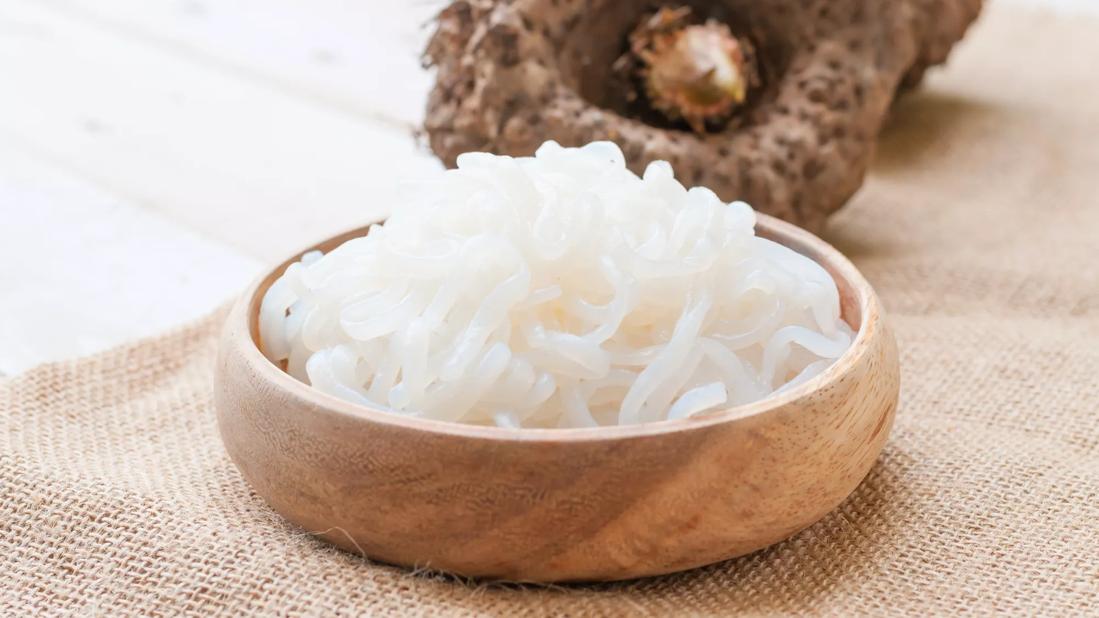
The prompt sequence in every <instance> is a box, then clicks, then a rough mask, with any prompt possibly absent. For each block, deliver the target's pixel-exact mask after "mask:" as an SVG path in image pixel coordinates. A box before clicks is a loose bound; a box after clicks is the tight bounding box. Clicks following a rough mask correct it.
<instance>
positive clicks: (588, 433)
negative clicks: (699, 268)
mask: <svg viewBox="0 0 1099 618" xmlns="http://www.w3.org/2000/svg"><path fill="white" fill-rule="evenodd" d="M756 216H757V221H756V230H757V233H758V232H759V230H760V228H761V227H762V228H763V235H764V236H765V237H767V238H770V239H772V240H774V241H775V242H779V243H780V244H783V245H785V246H788V247H790V248H792V249H794V250H795V251H798V252H799V253H801V254H803V255H805V254H806V251H809V252H811V253H813V255H807V256H806V257H809V258H810V259H813V260H814V261H816V262H817V263H818V264H820V265H821V266H822V267H824V268H825V270H826V271H828V273H829V274H830V275H831V276H832V277H833V279H837V278H842V279H843V280H844V282H845V283H846V285H847V287H848V288H849V289H850V290H851V292H852V294H853V295H854V297H855V300H856V306H857V310H858V313H859V327H858V329H857V331H856V334H855V338H854V340H853V341H852V342H851V345H850V347H849V348H848V349H847V350H846V351H845V352H844V353H843V354H842V355H841V356H840V357H839V358H838V359H836V361H835V362H834V363H833V364H832V365H831V366H829V367H828V369H826V370H825V371H823V372H822V373H820V374H819V375H817V376H815V377H813V378H812V379H810V380H808V381H806V382H805V383H803V384H800V385H798V386H797V387H795V388H792V389H790V390H788V391H786V392H784V393H782V394H780V395H771V396H768V397H765V398H763V399H760V400H759V401H754V402H751V403H747V404H742V405H739V406H733V407H729V408H721V409H718V410H712V411H708V412H703V413H700V414H696V415H694V416H691V417H688V418H682V419H674V420H661V421H650V422H646V423H637V424H632V425H615V426H601V427H576V428H533V427H518V428H513V427H497V426H491V425H472V424H466V423H459V422H454V421H441V420H435V419H429V418H422V417H414V416H405V415H402V414H398V413H395V412H389V411H386V410H385V409H384V408H383V407H382V406H378V407H377V408H374V407H370V406H366V405H362V404H358V403H353V402H350V401H346V400H344V399H340V398H338V397H336V396H334V395H329V394H328V393H324V392H322V391H320V390H317V389H315V388H313V387H312V386H310V385H308V384H306V383H304V382H301V381H299V380H298V379H297V378H294V377H293V376H291V375H290V374H288V373H286V372H285V371H284V370H283V369H282V368H280V367H278V366H277V365H275V364H274V363H273V362H271V361H270V359H268V358H267V357H266V356H265V355H264V354H263V352H262V351H261V350H260V348H259V344H258V337H259V328H258V315H259V305H260V302H261V301H262V297H263V294H264V293H266V291H267V289H268V288H269V287H270V285H271V284H272V283H273V282H274V280H275V279H276V278H277V276H280V275H281V274H282V273H283V272H284V271H285V270H286V268H287V267H289V265H290V264H292V263H294V262H297V261H299V260H300V259H301V257H302V255H304V254H306V253H308V252H310V251H313V250H315V249H317V248H318V247H320V246H323V245H327V244H331V243H338V244H342V243H343V242H346V241H347V240H350V239H352V238H356V237H360V236H363V235H365V234H366V233H367V232H368V231H369V229H370V227H371V226H373V225H376V224H378V223H380V222H382V221H384V219H379V220H377V221H374V222H373V223H370V224H367V225H364V226H360V227H357V228H354V229H352V230H349V231H347V232H343V233H341V234H336V235H334V236H330V237H328V238H326V239H324V240H321V241H319V242H314V243H311V244H310V245H309V247H308V248H306V249H304V250H302V251H299V252H297V253H295V254H294V255H293V256H291V257H290V258H288V259H286V260H283V261H282V262H281V263H279V264H278V265H277V266H275V267H274V268H270V269H266V270H265V271H264V273H263V274H261V275H260V276H259V277H258V278H256V279H255V280H254V281H253V282H252V283H251V284H250V285H249V286H248V288H247V289H246V290H245V291H244V292H243V293H242V294H241V296H240V297H239V299H238V300H237V302H236V304H235V306H234V308H233V310H232V311H231V312H230V315H229V318H228V321H227V323H226V330H225V334H224V337H225V341H223V345H226V344H230V345H231V344H233V343H237V344H240V345H238V346H236V347H237V349H238V351H239V352H240V356H241V359H242V360H243V361H245V362H246V363H247V364H248V366H249V367H250V368H251V369H252V370H254V371H255V374H256V375H257V376H258V377H261V378H262V379H264V380H266V381H268V382H269V383H271V384H272V385H273V386H275V387H277V388H278V389H279V390H281V391H283V392H284V393H285V394H288V395H290V396H292V397H293V398H294V399H295V403H296V404H304V405H305V407H306V409H310V410H313V411H323V412H326V413H330V414H335V415H338V416H340V417H343V418H344V419H346V420H352V421H368V422H371V423H376V424H380V425H387V426H392V427H395V428H404V429H409V430H416V431H425V432H430V433H434V434H440V435H447V436H456V437H463V438H470V439H482V440H496V441H501V440H502V441H523V442H551V443H552V442H574V441H604V440H607V441H612V440H622V439H630V438H641V437H648V436H653V435H664V434H668V433H673V432H680V431H695V430H699V429H704V428H708V427H712V426H714V425H721V424H725V423H732V422H740V421H745V420H748V419H751V418H754V417H759V416H761V415H763V414H766V413H767V412H771V411H774V410H778V409H781V408H785V407H787V406H789V405H790V404H791V403H794V402H796V401H798V400H801V399H805V398H807V397H809V396H810V395H812V394H813V393H814V392H817V391H819V390H821V389H822V388H823V387H824V386H825V385H827V384H830V383H834V382H836V381H839V380H841V379H842V378H843V377H844V376H845V375H847V374H849V373H850V372H851V371H852V370H853V369H854V368H855V367H856V366H858V365H859V364H860V363H861V361H862V360H863V359H864V358H865V356H866V355H867V354H869V353H870V352H871V351H872V350H871V348H872V342H873V338H874V337H876V336H877V335H878V334H879V331H880V330H881V329H882V328H883V324H882V320H881V315H882V307H881V302H880V300H879V299H878V297H877V294H876V293H875V292H874V289H873V288H872V287H871V286H870V284H869V282H867V281H866V279H865V278H864V277H863V275H862V273H860V272H859V270H858V269H857V268H856V267H855V265H854V264H852V263H851V261H850V260H848V259H847V258H846V257H845V256H844V255H843V254H842V253H840V251H839V250H837V249H836V248H834V247H832V246H831V245H830V244H828V243H827V242H825V241H824V240H822V239H820V238H819V237H817V236H815V235H813V234H812V233H810V232H808V231H806V230H804V229H802V228H800V227H797V226H796V225H793V224H791V223H788V222H785V221H782V220H780V219H777V218H775V217H771V216H768V215H765V214H763V213H757V214H756ZM790 243H792V244H793V246H791V244H790ZM242 321H243V323H242ZM849 324H850V322H849Z"/></svg>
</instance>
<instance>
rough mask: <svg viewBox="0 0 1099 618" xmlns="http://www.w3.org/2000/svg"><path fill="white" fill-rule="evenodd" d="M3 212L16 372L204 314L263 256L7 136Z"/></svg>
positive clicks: (0, 227) (5, 360)
mask: <svg viewBox="0 0 1099 618" xmlns="http://www.w3.org/2000/svg"><path fill="white" fill-rule="evenodd" d="M0 221H2V224H0V248H2V253H0V289H3V302H0V372H2V373H6V374H13V373H16V372H18V371H21V370H23V369H26V368H27V367H30V366H32V365H35V364H38V363H41V362H45V361H50V360H59V359H63V358H68V357H71V356H77V355H82V354H88V353H91V352H95V351H98V350H101V349H103V348H106V347H108V346H112V345H116V344H119V343H122V342H124V341H126V340H129V339H132V338H135V337H141V336H145V335H152V334H154V333H157V332H159V331H162V330H164V329H166V328H169V327H171V326H173V325H176V324H178V323H180V322H183V321H186V320H189V319H193V318H195V317H198V316H200V315H202V314H203V313H205V312H207V311H209V310H210V309H212V308H213V307H216V306H217V305H218V304H219V303H221V302H223V301H225V300H227V299H229V298H230V297H231V296H232V295H234V294H235V293H237V292H238V291H239V290H240V289H241V288H242V287H243V286H244V285H245V284H246V282H247V281H249V280H250V279H251V278H252V277H253V276H256V275H257V273H258V272H259V268H260V264H259V263H258V262H257V261H256V260H255V259H253V258H250V257H247V256H244V255H241V254H240V253H238V252H236V251H234V250H232V249H229V248H226V247H223V246H220V245H218V244H217V243H214V242H211V241H209V240H206V239H204V238H202V237H200V236H198V235H196V234H194V233H192V232H189V231H187V230H182V229H180V228H179V226H178V225H177V224H175V223H174V222H172V221H168V220H165V219H164V218H163V217H161V216H158V215H156V214H153V213H150V212H147V211H145V210H143V209H141V208H139V207H136V206H134V205H133V204H128V203H125V202H124V201H122V200H119V199H118V198H116V197H114V196H111V195H109V194H107V193H105V192H103V191H102V190H100V189H99V188H97V187H93V186H90V185H89V184H87V183H85V182H81V181H79V180H76V179H73V178H72V177H69V176H67V175H65V174H63V173H60V172H58V171H57V170H56V169H55V168H52V167H51V166H48V165H44V164H42V163H41V162H39V161H35V160H34V159H32V158H31V157H28V156H26V155H25V154H24V153H20V152H16V151H14V150H12V149H11V148H8V147H4V146H2V145H0Z"/></svg>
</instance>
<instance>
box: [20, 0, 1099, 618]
mask: <svg viewBox="0 0 1099 618" xmlns="http://www.w3.org/2000/svg"><path fill="white" fill-rule="evenodd" d="M1097 32H1099V22H1096V21H1087V20H1082V19H1055V18H1052V17H1049V16H1043V15H1040V14H1022V13H1018V12H1014V11H1013V10H1009V9H1006V8H1004V7H1001V6H998V5H993V6H992V7H991V9H990V11H989V13H988V14H987V15H986V17H985V18H984V20H983V22H982V23H981V24H980V25H979V27H978V28H977V29H976V30H975V31H974V32H973V33H972V36H971V38H970V39H969V41H968V42H967V43H966V45H965V46H964V47H963V48H961V49H959V50H958V53H957V55H956V56H955V58H954V62H953V63H952V64H951V66H950V67H949V69H948V70H946V71H944V72H941V73H939V74H938V75H937V76H936V78H934V79H933V80H932V81H931V83H930V84H929V85H928V87H927V88H926V89H925V90H924V91H922V92H921V93H920V94H917V95H914V96H911V97H909V98H907V99H905V100H904V102H903V103H902V104H900V105H899V107H898V108H897V110H896V113H895V118H894V120H893V121H892V124H891V126H890V127H889V129H888V131H887V132H886V134H885V136H884V138H883V141H882V147H881V153H880V156H879V162H878V164H877V166H876V169H875V171H874V174H873V178H872V179H871V181H870V182H869V184H868V185H867V187H866V189H865V190H864V191H863V192H862V193H861V194H860V195H859V197H858V198H857V199H856V201H855V203H854V204H852V205H851V207H850V208H849V209H848V210H847V211H845V212H844V213H843V214H842V215H841V216H840V217H838V218H837V219H836V220H835V222H834V223H833V224H832V225H831V226H830V228H829V230H828V233H827V234H826V236H827V237H828V239H829V240H831V241H832V242H833V243H835V244H836V245H837V246H838V247H839V248H840V249H841V250H843V251H845V252H846V253H847V254H848V255H849V256H851V257H852V258H853V259H854V260H855V262H856V263H857V264H858V265H859V266H860V267H861V268H862V269H863V272H865V273H866V275H867V276H868V278H869V279H870V280H871V282H873V283H874V284H875V286H876V287H877V289H878V291H879V292H880V293H881V295H882V297H883V299H884V301H885V304H886V306H887V307H888V309H889V310H890V311H891V320H892V323H893V325H894V327H895V329H896V332H897V336H898V339H899V342H900V345H901V349H902V352H903V359H902V363H903V368H904V388H903V394H902V403H901V408H900V413H899V415H898V417H897V425H896V428H895V430H894V432H893V435H892V438H891V440H890V442H889V444H888V446H887V447H886V449H885V453H884V454H883V456H882V458H881V461H880V462H879V463H878V465H877V466H876V467H875V468H874V470H873V471H872V472H871V474H870V476H869V477H868V478H867V479H866V481H865V482H863V484H862V485H861V486H860V487H859V488H858V490H857V491H856V492H855V494H854V495H853V496H852V497H851V498H850V499H849V500H847V501H846V502H845V503H844V504H843V505H842V506H841V507H840V508H839V509H837V510H836V511H835V512H833V513H832V514H831V515H829V516H828V517H826V518H825V519H824V520H823V521H821V522H820V523H818V524H817V525H815V526H813V527H812V528H810V529H809V530H807V531H805V532H803V533H802V534H799V535H797V536H796V537H794V538H793V539H790V540H789V541H786V542H784V543H781V544H779V545H777V546H774V547H772V548H770V549H767V550H764V551H761V552H758V553H756V554H754V555H751V556H748V557H745V558H741V559H738V560H733V561H730V562H726V563H723V564H718V565H714V566H712V567H708V568H704V569H699V570H695V571H692V572H688V573H683V574H680V575H675V576H669V577H662V578H655V579H648V580H644V581H637V582H629V583H622V584H614V585H600V586H577V587H567V588H541V589H519V588H515V587H504V586H474V585H469V584H466V583H462V582H458V581H455V580H450V579H446V578H441V577H437V576H429V575H422V574H420V575H416V574H411V573H408V572H406V571H403V570H401V569H398V568H394V567H389V566H383V565H377V564H373V563H371V562H369V561H367V560H363V559H361V558H359V557H357V556H354V555H351V554H345V553H342V552H339V551H336V550H332V549H330V548H328V547H327V546H325V545H324V544H322V543H320V542H318V541H316V540H315V539H314V538H313V537H311V536H310V534H309V533H308V532H307V531H303V530H300V529H296V528H294V527H292V526H290V525H288V524H286V523H285V522H283V521H282V520H281V519H280V518H279V517H278V516H277V515H275V514H274V513H273V512H272V511H270V510H269V509H268V508H267V507H266V506H265V505H264V503H263V502H262V501H261V500H260V499H259V498H258V497H257V496H256V495H254V494H253V493H252V492H251V491H250V490H249V488H248V486H247V485H246V484H245V482H244V481H243V480H242V479H241V477H240V475H239V474H238V473H237V471H236V469H235V468H234V467H233V465H232V464H231V463H230V462H229V460H228V458H227V457H226V455H225V452H224V451H223V449H222V446H221V443H220V441H219V439H218V435H217V431H216V428H215V422H214V416H213V410H212V402H211V369H212V366H213V359H214V342H215V335H216V333H217V331H218V327H219V325H220V322H221V319H222V313H218V314H217V315H214V316H212V317H210V318H208V319H206V320H203V321H202V322H199V323H197V324H194V325H192V326H189V327H186V328H183V329H182V330H177V331H175V332H173V333H170V334H167V335H165V336H163V337H159V338H156V339H151V340H146V341H143V342H140V343H137V344H134V345H131V346H128V347H124V348H121V349H118V350H114V351H112V352H108V353H106V354H101V355H99V356H96V357H93V358H89V359H84V360H77V361H73V362H67V363H59V364H52V365H47V366H44V367H40V368H38V369H35V370H32V371H30V372H28V373H26V374H24V375H21V376H19V377H16V378H14V379H9V380H7V381H4V382H2V383H0V412H2V416H0V427H2V429H3V431H2V434H0V436H2V437H0V440H2V442H0V445H2V451H0V614H2V615H13V614H14V615H21V614H28V615H30V614H40V613H47V614H66V613H95V614H109V615H124V614H173V615H174V614H191V615H235V614H238V613H241V612H262V613H278V614H287V615H297V614H319V613H326V614H327V613H336V612H339V613H371V614H395V615H413V614H439V613H448V614H449V613H453V614H459V613H465V614H506V615H541V614H544V613H545V614H568V615H602V614H607V615H616V614H617V615H622V614H631V615H633V614H636V615H645V614H669V613H694V614H721V613H729V612H736V611H747V612H750V613H761V614H768V613H822V614H845V615H847V614H886V613H888V614H901V615H927V614H945V613H950V614H953V613H959V612H972V613H980V614H983V613H988V612H990V611H992V610H1000V611H1004V612H1015V613H1041V614H1069V613H1077V614H1079V613H1088V612H1099V415H1097V412H1099V267H1097V264H1096V259H1097V257H1099V198H1097V197H1096V193H1095V190H1096V188H1097V186H1099V181H1097V177H1099V144H1097V143H1096V139H1097V138H1099V104H1097V103H1096V99H1099V69H1097V68H1096V62H1097V59H1099V36H1096V33H1097Z"/></svg>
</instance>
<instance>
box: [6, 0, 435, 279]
mask: <svg viewBox="0 0 1099 618" xmlns="http://www.w3.org/2000/svg"><path fill="white" fill-rule="evenodd" d="M0 75H2V76H3V89H4V96H0V140H7V141H9V142H11V143H14V144H18V145H19V147H20V148H22V149H24V150H27V151H30V152H33V153H35V154H36V155H37V156H39V157H40V158H42V159H44V160H48V161H51V162H53V163H55V164H56V165H58V166H60V167H62V168H64V169H66V170H67V171H68V172H70V173H71V174H72V175H75V176H78V177H83V178H87V179H90V180H91V181H93V182H94V183H95V184H97V185H99V186H103V187H105V188H106V189H107V190H109V191H110V192H111V193H113V194H115V195H119V196H122V197H123V198H125V199H128V200H129V201H131V202H132V203H137V204H141V205H142V206H152V207H155V208H156V209H157V210H158V211H159V212H162V213H164V214H166V215H167V216H169V217H170V218H173V219H176V220H178V221H180V222H182V223H184V224H185V225H187V226H189V227H191V228H192V229H194V230H196V231H198V232H200V233H202V234H203V235H205V236H207V237H210V238H215V239H218V240H221V241H223V242H225V243H227V244H229V245H231V246H234V247H237V248H240V249H242V250H243V251H245V252H247V253H249V254H252V255H255V256H259V257H262V258H264V259H267V260H272V259H276V258H278V257H281V256H283V255H285V254H286V253H287V252H289V251H291V250H293V249H294V248H297V247H298V246H300V245H301V244H303V243H304V242H306V241H308V240H312V239H315V238H318V237H321V236H323V235H326V234H331V233H334V232H337V231H339V230H342V229H346V228H347V227H350V226H352V225H356V224H359V223H361V222H363V221H366V220H368V219H371V218H373V217H376V216H378V214H379V213H382V212H386V211H388V210H390V209H391V208H392V207H393V206H394V204H395V203H396V199H397V198H396V195H395V192H394V191H395V187H396V180H397V179H398V178H400V177H402V176H405V175H411V174H416V173H421V172H423V171H426V170H436V169H439V167H440V164H439V163H438V161H437V160H436V159H435V158H434V157H432V156H430V154H428V153H426V152H424V151H423V150H422V149H420V148H419V147H418V146H417V145H416V144H415V143H414V140H413V138H412V136H411V135H410V134H409V133H407V132H404V131H398V130H394V129H392V128H390V127H387V126H384V125H379V124H378V123H375V122H371V121H369V120H366V119H362V118H358V117H354V116H351V115H348V114H346V113H343V112H340V111H336V110H332V109H330V108H324V107H318V106H316V105H315V104H312V103H310V102H309V101H306V100H304V99H302V98H299V97H294V96H291V95H288V94H286V93H284V92H282V91H280V90H278V89H272V88H270V87H268V86H266V85H264V84H260V83H256V82H254V81H249V80H242V79H238V78H237V77H235V76H233V75H231V74H227V73H224V72H218V71H214V70H211V69H210V68H209V67H206V66H203V65H201V64H198V63H195V62H193V61H192V60H189V59H187V58H181V57H180V56H178V55H177V54H173V53H171V52H168V51H164V50H161V49H158V48H156V47H154V46H150V45H148V44H146V43H143V42H140V41H134V40H130V39H126V38H120V37H119V36H117V35H116V34H115V33H112V32H109V31H105V30H103V29H101V28H99V27H98V26H94V25H89V24H87V23H85V22H84V21H82V20H79V19H73V18H70V17H68V16H65V15H60V14H58V13H56V12H54V11H52V10H49V9H44V8H42V7H41V6H39V5H38V4H37V3H36V2H33V1H22V0H9V1H8V2H6V3H3V4H2V5H0Z"/></svg>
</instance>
